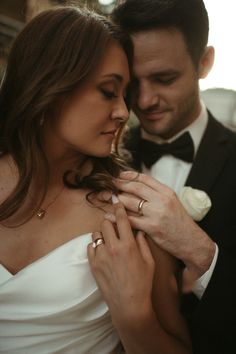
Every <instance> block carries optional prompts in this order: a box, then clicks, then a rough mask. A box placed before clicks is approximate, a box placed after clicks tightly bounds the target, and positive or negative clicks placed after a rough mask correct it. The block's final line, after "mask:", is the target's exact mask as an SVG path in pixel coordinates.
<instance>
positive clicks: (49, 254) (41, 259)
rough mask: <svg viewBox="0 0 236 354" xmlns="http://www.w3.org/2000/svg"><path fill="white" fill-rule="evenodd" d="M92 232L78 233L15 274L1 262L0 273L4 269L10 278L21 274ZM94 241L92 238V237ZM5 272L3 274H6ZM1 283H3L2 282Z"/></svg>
mask: <svg viewBox="0 0 236 354" xmlns="http://www.w3.org/2000/svg"><path fill="white" fill-rule="evenodd" d="M91 235H92V232H87V233H85V234H81V235H77V236H75V237H73V238H71V239H70V240H69V241H66V242H64V243H62V244H61V245H59V246H57V247H56V248H54V249H52V250H51V251H49V252H48V253H46V254H45V255H43V256H41V257H39V258H37V259H36V260H34V261H33V262H31V263H29V264H28V265H26V266H25V267H23V268H22V269H20V270H19V271H18V272H16V273H15V274H13V273H12V272H10V271H9V270H8V269H7V268H6V267H5V266H4V265H3V264H2V263H0V274H1V269H2V271H3V272H4V273H5V275H6V274H8V275H9V278H12V277H16V276H17V275H18V274H20V273H21V272H24V271H25V270H27V269H28V268H30V267H33V266H34V265H36V264H38V263H39V262H41V261H43V260H44V259H47V258H48V257H50V256H51V255H53V254H54V253H56V252H58V251H59V250H61V249H62V248H65V247H67V246H69V245H71V244H72V243H73V242H75V241H76V240H78V239H80V238H81V237H86V236H91ZM91 241H92V239H91ZM4 273H3V274H4ZM0 285H1V284H0Z"/></svg>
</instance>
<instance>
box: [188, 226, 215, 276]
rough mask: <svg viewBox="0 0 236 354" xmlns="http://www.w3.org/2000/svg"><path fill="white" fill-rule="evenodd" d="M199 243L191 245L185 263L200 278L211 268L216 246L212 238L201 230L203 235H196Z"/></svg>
mask: <svg viewBox="0 0 236 354" xmlns="http://www.w3.org/2000/svg"><path fill="white" fill-rule="evenodd" d="M196 239H197V242H196V243H195V245H193V244H192V245H191V249H190V251H189V253H188V256H187V259H186V261H185V262H184V263H185V265H186V267H187V268H188V269H189V270H190V271H193V272H194V273H195V274H196V278H200V277H201V276H202V275H203V274H204V273H205V272H206V271H207V270H208V269H209V268H210V266H211V264H212V261H213V258H214V255H215V250H216V246H215V243H214V242H213V241H212V240H211V239H210V237H209V236H208V235H207V234H206V233H205V232H204V231H203V230H201V235H199V237H198V235H196Z"/></svg>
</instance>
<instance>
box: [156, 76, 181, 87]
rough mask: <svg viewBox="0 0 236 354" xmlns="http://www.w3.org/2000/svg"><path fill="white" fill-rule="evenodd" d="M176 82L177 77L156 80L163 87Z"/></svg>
mask: <svg viewBox="0 0 236 354" xmlns="http://www.w3.org/2000/svg"><path fill="white" fill-rule="evenodd" d="M175 80H176V77H169V78H160V77H159V78H158V77H157V78H155V81H156V82H158V83H160V84H162V85H170V84H172V83H173V82H174V81H175Z"/></svg>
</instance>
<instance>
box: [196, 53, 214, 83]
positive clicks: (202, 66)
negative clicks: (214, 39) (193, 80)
mask: <svg viewBox="0 0 236 354" xmlns="http://www.w3.org/2000/svg"><path fill="white" fill-rule="evenodd" d="M214 58H215V49H214V47H211V46H209V47H206V48H205V50H204V53H203V55H202V57H201V59H200V63H199V68H198V77H199V79H204V78H205V77H207V75H208V74H209V72H210V71H211V68H212V66H213V64H214Z"/></svg>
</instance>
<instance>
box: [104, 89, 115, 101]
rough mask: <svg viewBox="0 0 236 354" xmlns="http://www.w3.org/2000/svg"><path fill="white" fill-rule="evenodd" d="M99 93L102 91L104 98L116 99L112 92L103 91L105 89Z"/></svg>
mask: <svg viewBox="0 0 236 354" xmlns="http://www.w3.org/2000/svg"><path fill="white" fill-rule="evenodd" d="M101 91H102V94H103V95H104V96H105V97H106V98H109V99H112V98H116V97H117V95H116V93H115V92H113V91H110V90H105V89H101Z"/></svg>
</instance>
